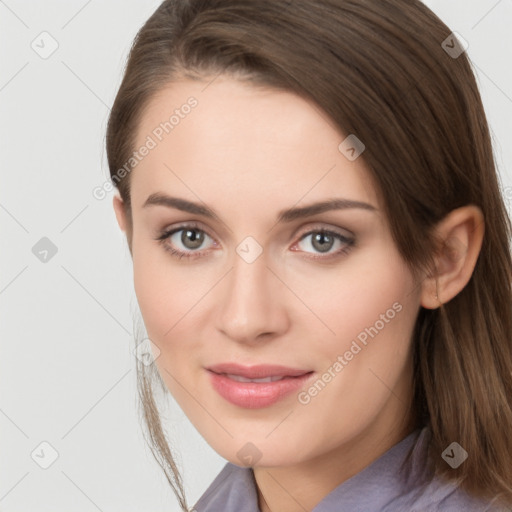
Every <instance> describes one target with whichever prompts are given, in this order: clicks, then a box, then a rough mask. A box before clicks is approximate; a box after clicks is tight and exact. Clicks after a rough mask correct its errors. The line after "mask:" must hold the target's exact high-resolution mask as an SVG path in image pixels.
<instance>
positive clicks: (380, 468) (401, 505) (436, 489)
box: [192, 427, 506, 512]
mask: <svg viewBox="0 0 512 512" xmlns="http://www.w3.org/2000/svg"><path fill="white" fill-rule="evenodd" d="M429 436H430V430H429V429H428V427H424V428H423V429H418V430H415V431H414V432H412V433H411V434H409V435H408V436H407V437H406V438H404V439H403V440H402V441H400V442H399V443H398V444H396V445H395V446H393V447H392V448H390V449H389V450H388V451H387V452H386V453H384V454H383V455H381V456H380V457H379V458H378V459H376V460H375V461H373V462H372V463H371V464H370V465H369V466H367V467H366V468H364V469H363V470H362V471H360V472H359V473H357V474H356V475H354V476H353V477H352V478H349V479H348V480H346V481H345V482H343V483H341V484H340V485H339V486H338V487H336V488H335V489H334V490H333V491H331V492H330V493H329V494H328V495H327V496H325V497H324V498H323V499H322V501H321V502H320V503H318V504H317V506H316V507H315V508H314V509H313V510H312V512H400V511H404V512H461V511H463V512H506V511H505V509H504V508H498V507H496V506H495V505H494V506H493V505H490V504H489V503H488V502H484V501H479V500H477V499H475V498H472V497H471V496H469V495H468V494H467V493H465V492H464V491H463V490H461V489H460V488H458V487H457V486H456V485H455V484H453V483H448V482H444V481H440V480H439V479H430V481H428V482H426V483H425V484H424V485H420V484H421V482H424V480H423V479H422V478H423V476H422V475H425V460H426V459H425V452H424V450H425V448H426V446H427V444H428V439H429ZM410 448H412V449H413V451H412V455H411V466H410V468H411V471H410V472H409V473H408V474H407V475H404V474H403V473H400V474H399V468H400V466H401V464H402V462H403V461H404V460H405V458H406V456H407V453H408V451H409V449H410ZM194 511H196V512H260V510H259V508H258V495H257V490H256V481H255V479H254V473H253V471H252V469H251V468H249V467H240V466H237V465H235V464H232V463H230V462H228V463H227V464H226V465H225V466H224V467H223V468H222V470H221V472H220V473H219V474H218V475H217V477H216V478H215V480H214V481H213V482H212V483H211V485H210V486H209V487H208V489H207V490H206V491H205V492H204V494H203V495H202V496H201V498H200V499H199V500H198V502H197V503H196V504H195V506H194V508H193V509H192V512H194Z"/></svg>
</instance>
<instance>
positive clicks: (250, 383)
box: [207, 365, 315, 409]
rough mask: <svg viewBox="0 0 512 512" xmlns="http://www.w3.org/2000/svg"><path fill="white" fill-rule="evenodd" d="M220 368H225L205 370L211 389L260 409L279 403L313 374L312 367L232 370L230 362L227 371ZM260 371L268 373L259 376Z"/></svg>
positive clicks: (229, 400) (229, 398)
mask: <svg viewBox="0 0 512 512" xmlns="http://www.w3.org/2000/svg"><path fill="white" fill-rule="evenodd" d="M212 368H215V369H212ZM219 369H225V367H224V368H219V367H218V366H217V367H211V368H208V369H207V371H208V374H209V375H210V383H211V385H212V387H213V389H214V390H215V391H217V393H218V394H219V395H220V396H221V397H222V398H224V399H225V400H227V401H228V402H230V403H231V404H233V405H236V406H237V407H242V408H246V409H259V408H262V407H268V406H270V405H272V404H274V403H276V402H278V401H279V400H281V399H283V398H285V397H286V396H289V395H290V394H291V393H293V392H294V391H298V390H299V389H300V388H301V387H303V386H304V385H305V384H306V383H307V382H308V381H309V380H310V379H311V378H312V376H313V375H314V374H315V372H314V371H312V370H299V369H293V368H284V367H282V366H281V367H276V366H272V365H266V366H259V367H254V366H253V367H244V368H241V369H240V367H239V369H238V370H233V365H230V371H229V372H226V371H219ZM231 372H234V373H231ZM240 373H245V375H240ZM262 373H267V375H263V376H262V375H261V374H262ZM290 373H291V374H294V375H290ZM248 374H249V375H250V376H248Z"/></svg>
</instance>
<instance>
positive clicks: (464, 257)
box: [421, 205, 485, 309]
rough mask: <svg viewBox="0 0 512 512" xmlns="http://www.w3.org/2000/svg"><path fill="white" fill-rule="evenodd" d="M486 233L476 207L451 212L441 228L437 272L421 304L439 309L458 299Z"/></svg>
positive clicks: (428, 282) (425, 283)
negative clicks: (453, 299)
mask: <svg viewBox="0 0 512 512" xmlns="http://www.w3.org/2000/svg"><path fill="white" fill-rule="evenodd" d="M484 231H485V225H484V217H483V214H482V211H481V210H480V208H478V207H477V206H475V205H468V206H463V207H461V208H457V209H455V210H453V211H452V212H450V213H449V214H448V215H447V216H446V217H445V218H444V219H443V220H442V221H441V222H440V223H439V225H438V226H437V228H436V234H437V236H438V237H439V240H440V242H441V248H440V250H439V251H438V253H437V254H436V256H435V271H434V272H433V273H432V274H431V275H429V276H427V278H425V279H424V280H423V283H422V293H421V305H422V306H423V307H425V308H427V309H436V308H438V307H439V306H441V305H442V304H445V303H446V302H448V301H450V300H451V299H452V298H453V297H455V296H456V295H457V294H458V293H459V292H460V291H461V290H462V289H463V288H464V287H465V286H466V285H467V283H468V282H469V280H470V278H471V275H472V274H473V271H474V268H475V265H476V262H477V259H478V255H479V254H480V249H481V247H482V241H483V236H484Z"/></svg>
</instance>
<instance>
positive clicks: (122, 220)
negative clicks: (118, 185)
mask: <svg viewBox="0 0 512 512" xmlns="http://www.w3.org/2000/svg"><path fill="white" fill-rule="evenodd" d="M112 204H113V206H114V211H115V214H116V219H117V223H118V224H119V228H120V229H121V231H124V232H125V233H126V212H125V210H124V202H123V200H122V199H121V198H120V197H119V196H118V195H117V194H114V198H113V200H112Z"/></svg>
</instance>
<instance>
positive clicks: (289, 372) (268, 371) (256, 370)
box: [207, 363, 312, 379]
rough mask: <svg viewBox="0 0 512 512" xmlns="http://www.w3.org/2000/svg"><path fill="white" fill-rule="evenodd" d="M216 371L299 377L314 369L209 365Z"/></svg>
mask: <svg viewBox="0 0 512 512" xmlns="http://www.w3.org/2000/svg"><path fill="white" fill-rule="evenodd" d="M207 370H210V371H212V372H215V373H229V374H231V375H239V376H240V377H245V378H247V379H263V378H265V377H298V376H299V375H305V374H306V373H311V371H312V370H302V369H299V368H289V367H287V366H280V365H275V364H257V365H253V366H243V365H240V364H237V363H221V364H215V365H213V366H209V367H207Z"/></svg>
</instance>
